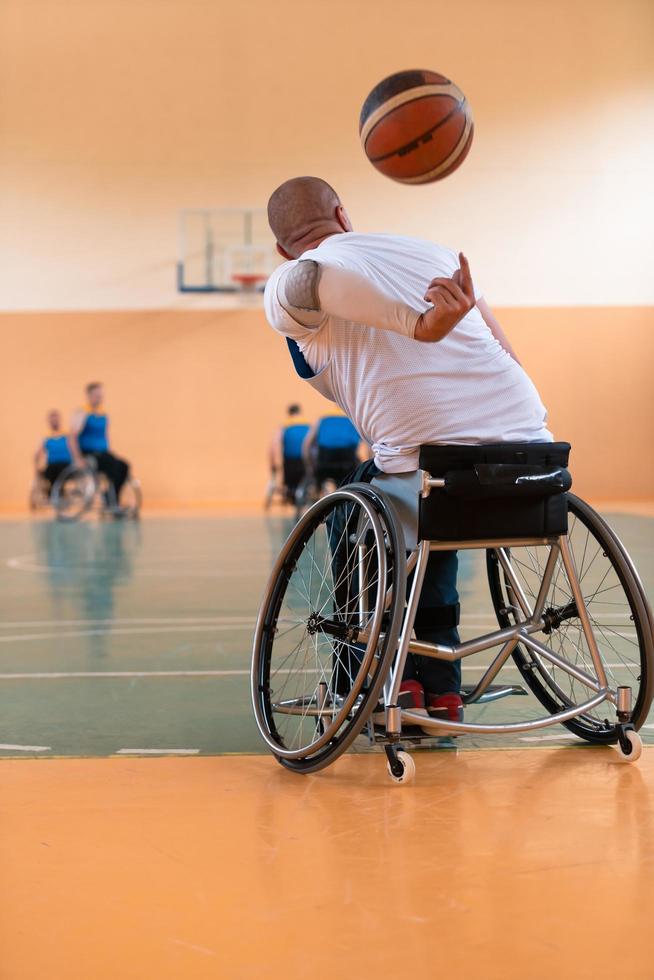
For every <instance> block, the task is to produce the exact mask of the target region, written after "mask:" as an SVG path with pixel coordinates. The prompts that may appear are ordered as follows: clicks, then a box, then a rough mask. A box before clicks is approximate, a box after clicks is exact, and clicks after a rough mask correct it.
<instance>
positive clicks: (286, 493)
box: [263, 459, 306, 511]
mask: <svg viewBox="0 0 654 980" xmlns="http://www.w3.org/2000/svg"><path fill="white" fill-rule="evenodd" d="M281 475H282V482H281V483H280V482H278V480H277V475H276V474H275V473H273V475H272V477H271V478H270V481H269V483H268V486H267V488H266V496H265V498H264V502H263V509H264V510H265V511H268V510H270V508H271V507H272V505H273V503H275V501H277V502H279V503H280V504H291V505H294V506H297V498H298V493H299V492H300V489H301V487H303V486H304V481H305V479H306V471H305V467H304V460H302V459H284V464H283V468H282V474H281Z"/></svg>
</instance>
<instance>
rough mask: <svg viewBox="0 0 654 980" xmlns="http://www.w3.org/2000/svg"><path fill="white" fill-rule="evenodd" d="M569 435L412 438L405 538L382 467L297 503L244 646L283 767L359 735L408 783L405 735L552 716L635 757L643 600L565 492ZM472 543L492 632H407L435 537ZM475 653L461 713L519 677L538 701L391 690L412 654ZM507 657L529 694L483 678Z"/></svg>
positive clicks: (596, 520)
mask: <svg viewBox="0 0 654 980" xmlns="http://www.w3.org/2000/svg"><path fill="white" fill-rule="evenodd" d="M569 450H570V447H569V445H568V444H567V443H498V444H493V445H486V446H423V447H421V451H420V462H419V465H420V473H419V474H418V475H417V476H419V478H420V484H419V491H418V493H417V495H419V499H418V501H417V502H416V503H417V506H415V507H414V511H415V512H416V524H415V530H412V529H411V528H409V529H408V533H409V534H413V535H415V541H412V542H411V549H410V551H409V552H407V548H406V545H405V526H406V521H405V520H403V522H401V521H400V519H399V518H398V512H400V511H398V510H397V509H396V502H394V501H393V500H392V499H391V498H389V496H388V495H387V494H386V493H385V492H383V491H382V490H380V489H379V487H378V486H376V485H375V481H373V483H372V484H366V483H354V484H350V485H347V486H344V487H342V488H340V489H338V490H336V491H335V492H334V493H331V494H329V495H328V496H326V497H323V498H322V499H321V500H319V501H318V502H317V503H315V504H314V505H313V506H312V507H311V509H310V510H308V511H307V513H306V514H305V515H304V516H303V517H302V519H301V520H300V521H299V523H298V524H297V525H296V526H295V528H294V529H293V530H292V532H291V534H290V535H289V537H288V539H287V540H286V542H285V544H284V546H283V548H282V551H281V553H280V555H279V557H278V559H277V561H276V563H275V566H274V568H273V571H272V574H271V576H270V579H269V582H268V585H267V588H266V591H265V594H264V597H263V601H262V604H261V608H260V611H259V615H258V620H257V625H256V630H255V635H254V644H253V656H252V674H251V692H252V702H253V707H254V714H255V718H256V722H257V725H258V728H259V731H260V733H261V735H262V736H263V739H264V740H265V742H266V744H267V745H268V747H269V748H270V750H271V751H272V753H273V755H274V756H275V757H276V758H277V760H278V761H279V762H280V763H281V764H282V765H283V766H285V767H286V768H288V769H291V770H293V771H295V772H298V773H311V772H315V771H317V770H319V769H322V768H324V767H325V766H327V765H329V764H330V763H332V762H333V761H334V760H335V759H337V758H338V756H340V755H341V754H342V753H343V752H344V751H345V750H346V749H347V748H348V747H349V746H350V745H351V744H352V742H353V741H354V740H355V739H356V738H357V736H359V735H361V734H367V736H368V739H369V740H370V742H371V743H374V744H379V745H382V746H383V747H384V750H385V753H386V757H387V766H388V772H389V774H390V776H391V778H392V779H393V780H394V781H395V782H398V783H402V782H409V781H410V779H411V778H412V777H413V775H414V774H415V762H414V759H413V756H411V755H410V754H409V753H407V752H406V751H404V750H403V747H404V745H405V744H410V743H420V742H422V741H423V740H424V739H427V738H430V737H432V738H433V737H434V736H437V737H443V736H459V735H464V734H466V733H470V734H473V733H477V734H496V733H499V734H501V733H506V734H515V733H520V732H533V731H537V730H539V729H542V728H545V727H547V726H550V725H556V724H559V723H560V724H563V725H564V726H565V727H566V728H567V729H568V730H569V731H571V732H573V733H575V734H576V735H577V736H580V737H581V738H582V739H585V740H586V741H588V742H592V743H597V744H602V745H613V746H615V748H616V749H617V752H618V754H619V758H621V759H622V760H624V761H629V762H631V761H635V760H636V759H638V757H639V756H640V754H641V750H642V742H641V739H640V736H639V735H638V729H639V728H640V727H641V725H642V724H643V723H644V721H645V719H646V717H647V713H648V710H649V707H650V704H651V701H652V696H653V693H654V687H653V684H654V680H653V677H654V674H653V670H654V660H653V658H654V622H653V619H652V612H651V609H650V606H649V604H648V601H647V598H646V595H645V592H644V589H643V586H642V584H641V582H640V580H639V578H638V574H637V572H636V570H635V568H634V566H633V563H632V562H631V559H630V558H629V555H628V554H627V552H626V551H625V549H624V547H623V546H622V544H621V542H620V541H619V539H618V538H617V536H616V535H615V533H614V532H613V531H612V530H611V528H610V527H609V526H608V524H607V523H606V522H605V521H604V520H603V519H602V518H601V517H600V516H599V514H597V513H596V512H595V511H594V510H593V509H592V508H591V507H589V505H588V504H586V503H584V502H583V501H582V500H580V499H579V498H578V497H576V496H574V495H573V494H571V493H569V489H570V486H571V480H570V475H569V472H568V469H567V463H568V454H569ZM416 479H417V477H416ZM382 482H383V481H382ZM403 513H404V512H403ZM403 525H404V526H403ZM468 549H482V550H483V551H485V553H486V572H487V578H488V587H489V590H490V599H491V601H492V605H493V608H494V612H495V616H496V618H497V624H498V629H496V630H494V631H493V632H490V633H486V634H484V635H481V636H477V637H476V638H474V639H471V640H466V641H464V642H460V643H459V644H457V645H455V646H446V645H439V644H435V643H434V644H432V643H425V642H420V641H418V640H416V639H414V638H413V636H412V631H413V626H414V621H415V619H416V613H417V609H418V603H419V599H420V593H421V589H422V585H423V581H424V578H425V571H426V568H427V561H428V559H429V555H430V552H431V551H452V550H458V551H462V550H468ZM485 651H492V655H491V657H490V659H488V658H486V662H485V663H484V665H483V668H482V669H483V673H482V676H481V678H480V679H479V681H478V682H477V683H476V684H474V685H471V686H468V687H464V688H463V690H462V698H463V702H464V705H465V711H466V715H467V714H468V712H469V711H471V710H474V706H475V705H481V704H484V703H485V702H488V701H493V700H498V699H500V698H502V697H506V696H509V695H511V694H526V693H528V691H530V692H531V693H532V694H533V695H534V696H535V698H536V700H537V701H538V702H539V703H540V705H541V707H542V708H543V709H544V714H542V715H541V716H540V717H537V718H532V719H530V720H524V721H512V722H506V723H494V724H490V723H484V722H483V721H482V722H479V723H475V722H472V721H469V720H468V719H467V718H466V720H465V721H453V720H447V719H445V718H443V717H432V716H428V717H425V716H424V715H423V714H421V713H418V712H416V711H415V710H411V709H407V708H404V707H401V706H400V705H399V704H398V700H399V698H398V695H399V689H400V684H401V681H402V676H403V672H404V667H405V664H406V660H407V657H408V656H409V655H411V654H418V655H420V656H423V657H424V656H427V657H433V658H436V659H440V660H444V661H451V662H453V661H458V660H462V659H463V658H466V657H469V656H471V655H473V654H483V653H484V652H485ZM511 662H512V663H513V665H514V667H517V669H518V671H519V673H520V675H521V678H522V680H523V682H524V684H525V685H526V688H527V689H528V691H526V690H525V689H524V688H523V687H522V686H516V685H514V684H507V685H501V684H496V683H494V682H495V681H496V678H497V677H498V675H499V673H500V671H501V669H502V668H503V667H504V666H505V665H507V664H508V663H511Z"/></svg>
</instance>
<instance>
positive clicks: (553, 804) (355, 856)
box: [0, 747, 654, 980]
mask: <svg viewBox="0 0 654 980" xmlns="http://www.w3.org/2000/svg"><path fill="white" fill-rule="evenodd" d="M0 783H1V793H2V795H1V804H0V806H1V810H0V812H1V833H0V848H1V851H2V854H1V857H0V863H1V866H2V869H3V871H2V877H3V886H2V889H1V891H0V951H1V954H0V955H1V959H0V976H2V978H3V980H19V978H20V980H37V978H38V980H42V978H45V977H48V978H55V980H64V978H65V980H77V978H80V980H82V978H83V980H91V978H92V980H116V978H121V980H132V978H138V980H142V978H157V980H168V978H176V980H177V978H184V980H205V978H207V980H208V978H223V977H225V978H255V977H256V978H260V977H263V978H267V977H274V978H276V977H284V978H286V980H295V978H298V980H299V978H306V977H312V978H319V980H321V978H330V980H332V978H339V977H362V978H363V977H376V978H378V977H408V976H424V977H435V976H439V975H441V974H442V975H443V976H447V977H449V978H457V980H458V978H466V980H467V978H472V977H481V978H484V980H496V978H497V980H510V978H521V980H539V978H545V977H548V978H549V977H552V976H556V977H562V978H573V977H574V978H593V980H599V978H609V977H615V976H618V975H621V976H629V977H631V978H634V980H646V978H651V977H652V976H653V975H654V966H653V956H652V948H651V942H650V937H649V928H650V920H651V908H652V901H653V899H654V876H653V874H652V871H653V864H654V817H653V815H652V791H653V789H654V750H653V749H648V748H645V750H644V753H643V756H642V758H641V760H640V762H639V763H638V764H635V765H624V764H622V763H620V761H619V759H618V756H617V753H615V752H614V751H613V750H612V749H609V748H593V747H587V748H583V747H574V748H561V747H556V748H552V747H549V748H540V747H539V748H530V749H518V750H515V749H507V750H498V749H497V748H493V749H487V750H483V749H482V750H471V751H466V752H432V753H419V754H418V776H417V780H416V782H415V783H413V784H411V785H410V786H396V785H393V784H392V783H390V781H389V780H388V777H387V776H386V773H385V766H384V763H383V759H382V758H380V757H379V756H375V755H352V756H347V757H345V758H343V759H341V760H339V762H338V763H337V764H336V765H335V766H333V767H332V768H330V769H328V770H327V771H325V772H323V773H320V774H317V775H314V776H304V777H300V776H297V775H296V774H293V773H289V772H286V771H285V770H283V769H282V768H281V767H280V766H278V765H277V764H276V763H275V762H274V761H273V760H272V759H271V758H269V757H266V756H228V757H197V758H150V759H147V758H105V759H35V760H26V761H19V760H4V761H2V762H1V763H0Z"/></svg>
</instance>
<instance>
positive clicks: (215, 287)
mask: <svg viewBox="0 0 654 980" xmlns="http://www.w3.org/2000/svg"><path fill="white" fill-rule="evenodd" d="M280 262H281V259H280V257H279V255H278V254H277V252H276V251H275V241H274V238H273V236H272V234H271V233H270V229H269V228H268V220H267V215H266V212H265V210H264V209H263V208H197V209H196V208H189V209H186V210H184V211H182V212H181V213H180V216H179V255H178V262H177V288H178V290H179V292H182V293H241V292H246V293H247V292H250V293H251V292H261V291H263V288H264V286H265V284H266V280H267V278H268V276H269V275H270V273H271V272H272V271H273V269H274V268H275V266H277V265H279V263H280Z"/></svg>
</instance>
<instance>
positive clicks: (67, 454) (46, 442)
mask: <svg viewBox="0 0 654 980" xmlns="http://www.w3.org/2000/svg"><path fill="white" fill-rule="evenodd" d="M46 422H47V425H48V430H49V431H48V435H47V436H45V438H43V439H42V440H41V441H40V442H39V445H38V447H37V450H36V453H35V454H34V470H35V474H34V483H33V485H32V490H31V492H30V509H31V510H36V508H38V507H40V506H42V505H43V504H45V503H46V502H47V500H48V499H49V498H50V494H51V492H52V487H53V485H54V483H55V481H56V480H57V478H58V477H59V476H61V474H62V473H63V472H64V470H65V469H66V467H68V466H70V464H71V463H72V461H73V457H72V455H71V451H70V445H69V442H68V436H67V435H66V434H65V433H64V432H63V431H62V428H61V412H60V411H59V410H58V409H56V408H53V409H51V410H50V411H49V412H48V414H47V415H46Z"/></svg>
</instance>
